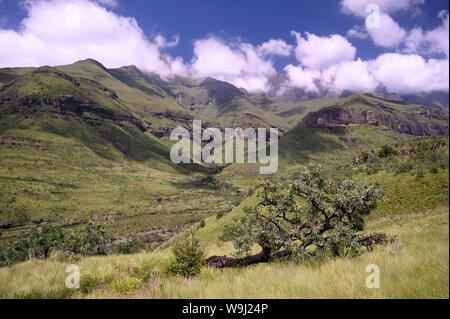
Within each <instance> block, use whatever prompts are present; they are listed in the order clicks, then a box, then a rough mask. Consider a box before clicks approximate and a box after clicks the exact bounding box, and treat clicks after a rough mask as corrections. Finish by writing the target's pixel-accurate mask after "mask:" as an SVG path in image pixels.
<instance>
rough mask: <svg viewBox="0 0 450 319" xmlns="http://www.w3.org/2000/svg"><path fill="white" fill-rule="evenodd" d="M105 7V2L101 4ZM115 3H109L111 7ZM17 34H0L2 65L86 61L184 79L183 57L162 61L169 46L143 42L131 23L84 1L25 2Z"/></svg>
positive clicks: (8, 31) (158, 42)
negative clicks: (182, 77)
mask: <svg viewBox="0 0 450 319" xmlns="http://www.w3.org/2000/svg"><path fill="white" fill-rule="evenodd" d="M102 3H105V1H102ZM112 3H113V2H111V4H112ZM25 8H26V10H27V13H28V16H27V17H26V18H25V19H24V20H23V21H22V26H21V28H20V30H19V31H13V30H0V43H2V44H3V43H5V44H7V45H6V46H5V47H4V49H2V50H0V66H2V67H6V66H40V65H44V64H47V65H58V64H67V63H72V62H74V61H76V60H80V59H84V58H87V57H90V58H94V59H96V60H99V61H101V62H102V63H103V64H105V65H106V66H107V67H120V66H124V65H130V64H134V65H136V66H138V67H139V68H142V69H143V70H146V71H152V72H156V73H159V74H161V75H163V76H165V75H171V74H185V73H186V71H187V70H186V66H185V65H184V63H183V60H182V59H181V58H171V57H169V56H165V57H162V55H161V52H160V51H159V47H160V46H162V45H164V44H167V42H166V40H165V39H164V38H163V37H162V36H161V35H157V37H156V40H157V41H156V42H155V41H152V40H150V39H149V38H147V36H146V35H145V34H144V32H143V31H142V29H141V28H140V27H139V25H138V23H137V21H136V20H135V19H134V18H128V17H122V16H119V15H117V14H115V13H113V12H112V11H109V10H107V9H105V8H104V7H102V6H101V5H99V4H98V3H97V2H92V1H87V0H51V1H26V2H25Z"/></svg>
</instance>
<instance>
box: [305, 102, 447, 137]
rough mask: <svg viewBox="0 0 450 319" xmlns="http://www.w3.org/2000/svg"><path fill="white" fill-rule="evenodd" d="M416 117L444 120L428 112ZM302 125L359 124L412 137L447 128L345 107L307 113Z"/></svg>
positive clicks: (436, 113) (334, 125)
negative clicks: (381, 126)
mask: <svg viewBox="0 0 450 319" xmlns="http://www.w3.org/2000/svg"><path fill="white" fill-rule="evenodd" d="M418 115H420V116H423V117H427V118H430V119H440V120H446V118H445V116H444V115H442V113H440V112H437V111H434V110H430V111H426V112H424V113H423V114H422V113H419V114H418ZM303 123H304V124H306V125H307V126H310V127H326V128H335V127H345V126H352V125H360V124H370V125H372V126H380V125H385V126H387V127H388V128H390V129H391V130H393V131H395V132H398V133H406V134H411V135H414V136H431V135H446V134H448V126H445V125H442V124H438V123H435V122H431V121H430V122H427V121H423V120H422V121H421V120H417V121H412V120H411V121H410V120H402V119H399V118H397V117H395V115H390V114H384V113H381V112H376V111H374V110H366V111H359V110H355V109H353V108H346V107H329V108H325V109H322V110H320V111H318V112H312V113H309V114H308V115H307V116H306V117H305V118H304V119H303Z"/></svg>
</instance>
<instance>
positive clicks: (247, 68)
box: [191, 37, 276, 92]
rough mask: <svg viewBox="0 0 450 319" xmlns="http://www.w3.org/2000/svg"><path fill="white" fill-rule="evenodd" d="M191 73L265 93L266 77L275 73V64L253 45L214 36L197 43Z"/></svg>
mask: <svg viewBox="0 0 450 319" xmlns="http://www.w3.org/2000/svg"><path fill="white" fill-rule="evenodd" d="M191 71H192V74H193V75H194V76H198V77H213V78H216V79H218V80H221V81H227V82H230V83H232V84H234V85H236V86H238V87H243V88H245V89H246V90H248V91H249V92H258V91H264V90H266V88H267V77H269V76H271V75H273V74H275V73H276V71H275V69H274V67H273V65H272V62H271V61H269V60H265V59H264V58H263V57H262V56H261V55H260V52H259V50H258V49H257V48H255V47H254V46H253V45H251V44H248V43H241V42H238V43H225V42H224V41H223V40H221V39H218V38H215V37H210V38H206V39H201V40H197V41H195V42H194V58H193V60H192V65H191Z"/></svg>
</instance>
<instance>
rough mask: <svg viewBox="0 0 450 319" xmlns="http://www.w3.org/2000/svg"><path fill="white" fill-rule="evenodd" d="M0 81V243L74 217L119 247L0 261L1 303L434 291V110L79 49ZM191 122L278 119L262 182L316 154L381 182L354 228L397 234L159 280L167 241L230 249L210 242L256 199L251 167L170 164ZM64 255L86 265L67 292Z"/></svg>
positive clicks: (70, 223)
mask: <svg viewBox="0 0 450 319" xmlns="http://www.w3.org/2000/svg"><path fill="white" fill-rule="evenodd" d="M0 82H1V83H0V84H1V85H2V86H0V185H1V189H0V199H1V201H0V248H3V247H6V246H8V245H9V244H10V243H12V242H14V241H15V240H17V239H18V238H20V236H22V235H23V234H26V233H27V232H29V231H30V230H31V229H33V227H40V226H42V225H46V224H52V223H56V224H58V225H61V226H62V228H63V229H65V230H77V229H81V227H82V226H83V225H85V224H86V223H88V222H93V223H98V224H102V225H104V227H105V229H106V230H107V231H108V232H109V233H110V234H111V235H113V236H114V237H115V240H114V242H113V243H112V245H119V244H121V243H122V244H123V243H130V245H131V246H130V247H128V248H129V249H128V250H127V251H126V252H123V253H113V254H109V255H108V256H94V257H85V256H83V257H82V256H66V255H65V254H64V253H63V252H61V251H55V252H54V254H53V255H52V256H51V257H50V258H49V259H47V260H40V259H30V260H27V261H24V262H23V263H17V264H15V265H9V266H8V267H4V268H1V269H0V297H4V298H14V297H16V298H17V297H19V298H96V297H100V298H131V297H135V298H409V297H413V298H422V297H423V298H445V297H447V298H448V232H449V231H448V196H449V184H448V174H449V164H448V145H449V141H448V113H446V112H445V110H441V109H437V108H430V107H427V106H423V105H417V104H410V103H408V102H405V101H398V100H392V99H387V98H381V97H379V96H378V97H377V96H375V95H372V94H355V95H350V96H348V97H343V98H337V97H336V98H319V99H315V100H309V101H303V102H295V103H285V102H277V101H278V100H279V99H277V97H274V96H271V95H269V94H266V93H260V94H254V95H251V94H248V93H247V92H246V91H245V90H244V89H240V88H237V87H235V86H234V85H232V84H230V83H227V82H223V81H218V80H215V79H213V78H206V79H202V80H197V79H191V78H183V77H175V78H171V79H162V78H161V77H159V76H158V75H156V74H152V73H144V72H141V71H140V70H139V69H138V68H136V67H134V66H126V67H122V68H116V69H107V68H105V67H104V66H103V65H102V64H101V63H99V62H97V61H95V60H92V59H88V60H83V61H78V62H76V63H74V64H71V65H64V66H56V67H47V66H44V67H40V68H7V69H0ZM193 120H200V121H201V122H202V128H203V129H206V128H208V127H217V128H220V129H222V130H224V129H225V128H228V127H229V128H243V129H246V128H254V129H257V128H265V129H270V128H277V129H278V130H279V132H280V137H279V141H278V142H279V170H278V172H277V173H276V174H274V175H273V176H270V177H271V179H273V180H276V181H288V182H289V181H290V180H291V178H292V176H293V175H294V174H295V172H297V171H298V170H299V169H300V168H303V167H306V166H308V165H309V164H311V163H319V164H320V165H321V166H323V167H324V169H325V170H326V174H327V176H331V177H335V178H336V179H347V178H351V179H354V180H357V181H367V182H369V183H371V184H374V185H377V186H379V187H380V188H381V189H383V191H384V192H385V195H386V196H385V197H386V198H385V200H384V201H382V202H380V203H379V204H378V205H377V207H376V208H375V209H374V210H373V212H372V213H371V215H370V216H365V217H364V218H365V221H366V223H367V231H383V232H386V233H388V234H390V235H392V236H394V237H395V239H396V240H397V241H396V242H394V243H392V244H389V245H387V246H386V247H384V246H382V247H379V248H376V250H375V251H374V252H371V253H367V254H363V255H361V256H358V257H356V258H354V259H350V258H342V259H341V258H335V259H331V260H328V261H326V262H323V263H321V262H317V263H315V262H313V261H312V262H311V263H308V262H306V263H303V264H294V263H281V262H278V261H274V262H270V263H265V264H258V265H253V266H251V267H248V268H243V269H240V268H237V269H225V270H219V269H214V268H209V267H204V269H203V270H202V272H201V273H200V275H199V276H198V277H196V278H192V279H183V278H181V277H177V276H172V277H171V276H168V275H167V273H166V270H165V269H166V268H167V266H168V265H169V264H170V261H171V259H172V255H171V247H172V245H173V243H174V242H176V241H177V240H180V238H182V237H183V236H184V234H186V233H187V232H188V231H190V230H192V229H196V236H197V238H198V240H199V242H200V245H201V247H202V248H203V249H204V250H205V252H206V254H207V256H208V257H209V256H212V255H222V254H230V253H232V251H233V245H232V243H231V242H230V241H225V242H224V241H221V240H219V237H220V236H221V233H222V232H223V230H224V229H225V227H226V226H227V225H230V224H232V223H233V221H234V220H239V218H242V217H243V216H244V215H245V210H246V207H248V208H251V207H254V206H255V205H256V204H257V203H258V195H257V194H258V192H259V191H260V190H261V185H262V183H263V181H264V178H266V177H267V176H262V175H260V174H259V164H238V163H234V164H180V165H177V164H174V163H172V162H171V160H170V149H171V147H172V146H173V145H174V141H171V140H170V139H169V137H170V132H171V131H172V130H173V129H175V128H176V127H182V128H185V129H187V130H188V131H189V132H191V131H192V129H193V127H192V123H193ZM386 150H389V152H388V153H387V154H385V151H386ZM383 152H384V153H383ZM247 156H248V154H246V157H247ZM252 249H253V252H257V251H255V249H256V248H255V247H253V248H252ZM68 262H76V263H79V264H80V265H81V266H82V268H83V269H84V270H83V275H82V281H81V290H79V291H75V292H74V291H70V290H68V289H66V288H65V287H64V280H62V278H64V276H65V272H64V269H65V268H64V267H65V265H66V264H67V263H68ZM368 263H376V264H378V265H380V266H382V267H384V268H383V269H386V270H385V272H384V273H383V276H385V277H383V285H385V287H386V289H383V290H379V291H375V290H367V289H365V288H364V286H363V285H364V280H363V279H362V278H363V277H364V276H365V272H364V267H365V265H366V264H368ZM349 270H350V271H349ZM49 272H52V273H54V276H53V277H49V276H46V275H45V274H46V273H49ZM16 273H20V274H21V276H14V274H16ZM31 278H32V279H31ZM289 278H295V280H291V279H289ZM338 278H339V279H340V280H338ZM59 279H61V280H59ZM24 282H27V285H25V284H24ZM230 283H233V284H230Z"/></svg>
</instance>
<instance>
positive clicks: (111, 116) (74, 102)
mask: <svg viewBox="0 0 450 319" xmlns="http://www.w3.org/2000/svg"><path fill="white" fill-rule="evenodd" d="M8 104H12V105H15V106H31V105H40V106H54V107H55V111H57V112H63V111H68V112H73V113H76V114H82V113H83V112H90V113H92V114H95V115H96V116H98V117H100V118H103V119H108V120H112V121H118V122H124V123H129V124H133V125H135V126H137V127H138V128H139V129H140V130H141V131H142V132H145V131H147V128H148V127H147V126H146V125H145V124H143V123H142V122H141V121H139V120H138V119H137V118H135V117H134V116H131V115H124V114H119V113H116V112H114V111H111V110H106V109H103V108H99V107H97V106H95V103H94V101H93V100H91V99H90V98H89V97H82V98H76V97H74V96H71V95H61V96H60V97H59V98H56V99H45V98H40V99H31V98H27V97H19V98H12V97H9V96H5V97H0V106H2V105H8Z"/></svg>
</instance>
